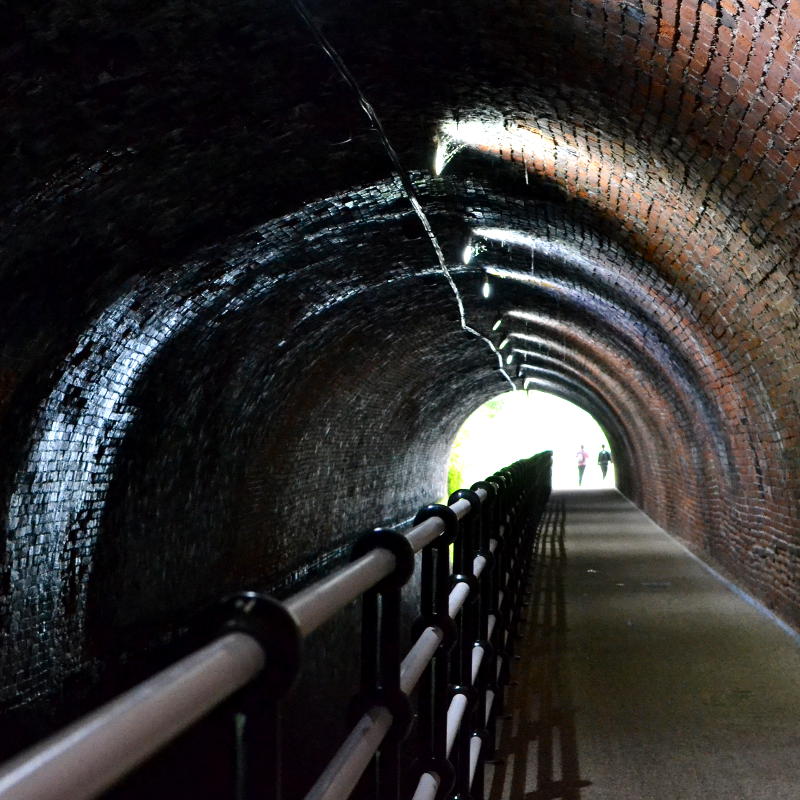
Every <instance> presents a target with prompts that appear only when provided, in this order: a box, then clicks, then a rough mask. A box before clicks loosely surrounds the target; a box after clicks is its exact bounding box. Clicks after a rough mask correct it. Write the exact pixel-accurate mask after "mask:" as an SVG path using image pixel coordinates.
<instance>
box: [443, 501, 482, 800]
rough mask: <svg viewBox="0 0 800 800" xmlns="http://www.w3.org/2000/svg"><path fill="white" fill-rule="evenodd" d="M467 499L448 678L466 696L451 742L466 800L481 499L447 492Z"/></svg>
mask: <svg viewBox="0 0 800 800" xmlns="http://www.w3.org/2000/svg"><path fill="white" fill-rule="evenodd" d="M458 500H467V501H468V502H469V504H470V506H471V508H470V510H469V512H468V513H467V515H466V516H465V517H463V518H462V519H461V531H460V534H459V537H458V539H456V543H455V553H454V559H453V572H454V574H453V585H454V586H455V585H457V584H458V583H465V584H467V585H468V586H469V590H470V591H469V597H468V599H467V602H466V603H465V604H464V607H463V609H462V610H461V614H460V615H459V618H458V623H457V628H458V640H457V641H458V645H457V648H458V649H457V652H456V657H455V658H454V659H452V665H451V680H452V683H453V689H452V691H453V693H454V695H455V694H461V695H463V696H464V697H465V698H466V701H467V707H466V710H465V712H464V717H463V721H462V724H461V727H460V728H459V731H458V734H457V736H456V740H455V744H454V745H453V753H454V755H453V758H452V759H451V760H452V761H453V763H454V765H455V770H456V776H455V791H456V793H455V795H454V796H455V797H456V798H458V799H459V800H467V798H469V797H470V736H471V732H472V728H473V725H472V716H473V714H474V713H475V705H476V703H475V701H476V694H475V690H474V687H473V685H472V651H473V647H474V646H475V643H476V642H477V641H478V638H479V635H480V618H479V614H480V606H479V603H478V598H479V595H480V586H479V583H478V580H477V578H476V577H475V571H474V561H475V556H476V555H477V544H478V540H479V537H480V511H481V500H480V498H479V497H478V495H477V494H475V492H472V491H470V490H469V489H459V490H458V491H457V492H454V493H453V494H452V495H450V499H449V500H448V503H449V504H450V505H452V504H453V503H455V502H457V501H458Z"/></svg>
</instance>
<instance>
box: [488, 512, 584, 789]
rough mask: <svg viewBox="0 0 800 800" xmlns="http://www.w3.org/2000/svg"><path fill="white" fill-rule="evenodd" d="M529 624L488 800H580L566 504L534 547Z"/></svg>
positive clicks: (550, 514)
mask: <svg viewBox="0 0 800 800" xmlns="http://www.w3.org/2000/svg"><path fill="white" fill-rule="evenodd" d="M535 548H536V553H535V557H534V559H533V561H532V563H533V573H532V575H531V587H530V599H529V602H528V620H527V623H526V624H525V625H524V626H523V629H522V635H523V637H524V641H523V642H522V643H521V646H520V649H519V655H518V656H517V657H515V658H517V659H518V660H517V662H516V664H515V666H514V670H513V673H514V675H513V676H514V681H513V682H512V684H511V689H510V691H509V696H508V699H507V702H506V711H507V714H506V715H505V717H504V719H503V722H502V731H501V733H500V737H499V745H498V751H497V756H498V758H497V759H496V760H495V762H494V765H493V768H492V769H491V771H487V781H486V794H487V795H488V796H489V798H490V800H506V799H507V798H515V800H517V799H519V800H522V799H523V798H524V800H555V798H564V800H580V798H581V789H583V788H585V787H587V786H589V785H590V784H591V782H590V781H587V780H582V779H581V777H580V766H579V762H578V744H577V735H576V730H575V709H574V705H573V697H572V686H571V681H570V671H569V664H568V661H567V659H566V657H565V653H566V648H567V642H566V639H567V622H566V603H565V598H564V575H563V573H564V567H565V564H566V550H565V547H564V501H563V500H554V501H553V502H552V503H551V506H550V508H549V509H548V513H547V515H546V517H545V518H544V519H543V521H542V529H541V532H540V535H539V537H538V539H537V541H536V545H535Z"/></svg>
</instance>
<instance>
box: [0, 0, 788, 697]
mask: <svg viewBox="0 0 800 800" xmlns="http://www.w3.org/2000/svg"><path fill="white" fill-rule="evenodd" d="M311 11H312V15H313V16H314V17H315V19H316V20H317V23H318V25H319V27H320V29H321V30H323V31H324V32H325V34H326V35H327V36H328V38H329V39H330V41H331V42H332V43H333V44H334V46H335V47H336V49H337V51H338V52H339V53H340V55H341V57H342V58H343V59H344V61H345V62H346V63H347V65H348V67H349V68H350V70H351V71H352V73H353V74H354V75H355V76H356V79H357V80H358V82H359V84H360V86H361V89H362V91H363V93H364V95H365V96H366V97H367V98H368V99H369V101H370V102H371V103H372V105H373V106H374V108H375V109H376V112H377V114H378V116H379V117H380V118H381V120H382V122H383V124H384V127H385V129H386V132H387V134H388V136H389V138H390V139H391V141H392V143H393V145H394V146H395V148H396V149H397V150H398V152H399V154H400V158H401V160H402V162H403V164H404V165H405V166H406V167H407V169H408V170H409V171H410V175H411V177H412V179H413V181H414V184H415V186H416V189H417V191H418V193H419V196H420V201H421V203H422V205H423V207H424V208H425V210H426V211H427V212H428V214H429V216H430V220H431V224H432V227H433V230H434V231H435V233H436V235H437V236H438V238H439V241H440V243H441V246H442V249H443V252H444V254H445V257H446V259H447V262H448V264H449V265H450V268H451V270H452V272H453V275H454V278H455V280H456V283H457V285H458V287H459V289H460V291H461V293H462V295H463V298H464V305H465V312H466V319H467V323H468V324H469V325H470V326H471V327H473V328H475V330H477V331H478V332H480V333H481V334H482V335H484V336H486V337H487V338H490V339H491V341H492V342H493V343H494V345H495V346H496V347H498V348H500V353H501V354H502V356H503V357H504V358H505V357H506V356H507V355H509V354H511V353H513V354H514V358H513V360H512V362H511V363H510V364H508V365H507V366H506V369H507V371H508V373H509V375H510V376H511V378H512V379H513V380H514V381H515V383H516V385H517V386H519V387H522V386H523V385H525V382H526V379H527V383H528V385H533V386H535V387H541V388H546V389H547V390H548V391H552V392H554V393H557V394H560V395H561V396H563V397H566V398H567V399H570V400H573V401H574V402H577V403H579V404H580V405H582V406H583V407H584V408H587V409H588V410H590V411H591V412H592V413H593V414H594V415H595V416H596V418H597V419H598V420H599V421H600V422H601V424H603V426H604V428H605V430H606V432H607V433H608V436H609V441H610V442H611V444H612V446H613V448H614V449H615V450H616V451H617V466H618V474H619V475H620V481H621V484H620V485H621V487H622V488H623V490H624V491H625V492H626V493H627V494H629V495H630V496H631V497H633V498H634V499H635V500H636V501H637V502H638V503H640V504H641V505H642V506H643V507H644V508H645V510H647V511H648V512H649V513H650V514H651V515H652V516H653V517H654V518H655V519H656V520H657V521H659V522H660V523H661V524H663V525H664V526H665V527H667V528H668V529H669V530H671V531H673V532H675V533H677V534H679V535H681V536H683V537H684V538H686V539H687V540H688V541H689V542H690V543H691V544H692V545H693V546H695V547H696V548H698V549H700V550H704V551H705V552H706V553H707V554H709V555H711V556H712V557H714V558H716V559H717V560H718V561H719V562H721V564H722V565H723V566H724V567H725V568H727V569H729V570H730V571H732V572H733V573H735V574H736V575H737V577H738V578H739V580H741V581H742V582H744V583H745V585H746V586H748V588H749V589H750V590H752V591H754V592H755V593H756V594H758V596H759V597H761V598H762V599H763V600H765V601H766V602H767V603H768V604H769V605H770V606H771V607H773V608H775V609H776V610H777V611H778V612H779V613H781V614H782V615H784V616H785V617H786V618H788V619H792V620H794V621H796V620H797V619H798V618H799V617H798V614H800V605H799V604H800V595H798V585H797V578H796V575H797V574H798V569H797V567H798V564H797V558H798V555H797V552H796V545H795V541H794V539H795V528H796V522H797V498H798V488H800V486H799V485H798V479H797V477H796V476H797V472H798V470H797V467H798V463H800V458H799V455H800V453H799V452H798V438H797V437H798V432H799V431H798V417H800V406H798V392H797V382H798V377H800V367H798V363H800V352H798V349H799V344H798V336H797V327H798V307H797V281H798V275H797V273H796V271H795V260H796V257H797V253H798V250H800V239H799V238H798V226H797V203H798V199H797V198H798V188H800V178H798V168H800V158H799V157H798V147H797V144H798V137H799V136H800V114H798V109H797V102H798V95H799V93H800V65H798V62H797V51H798V48H800V12H798V11H797V10H796V9H795V10H793V9H792V5H791V4H790V3H789V2H783V3H780V2H767V1H766V0H764V1H763V2H760V3H759V2H755V0H753V2H749V1H748V2H743V1H741V2H740V0H720V2H715V1H714V2H711V1H709V0H703V1H702V2H694V1H690V0H684V1H683V2H678V1H677V0H662V1H661V2H649V1H648V0H623V1H622V2H618V1H617V0H571V1H570V2H567V0H549V1H548V0H539V1H538V2H535V3H534V2H531V3H527V4H522V3H509V4H508V5H507V6H500V7H499V6H498V5H497V4H496V3H488V2H477V0H476V1H475V2H461V3H458V4H450V3H438V2H437V3H430V4H425V5H423V6H420V5H419V4H413V5H411V4H407V3H405V2H400V1H399V0H398V2H390V3H361V2H350V3H340V4H336V5H335V7H331V6H330V5H329V4H322V3H317V4H313V5H312V7H311ZM5 13H6V16H7V19H6V20H5V22H6V24H5V25H4V26H3V27H4V29H5V31H6V32H7V34H6V35H7V36H8V40H7V42H6V43H5V44H4V45H3V46H2V47H0V58H2V60H3V64H4V71H3V72H4V76H5V77H4V79H3V80H4V81H5V82H6V87H5V88H6V89H7V92H5V93H4V96H6V97H7V98H9V99H8V102H7V107H6V108H5V113H4V120H6V121H5V122H4V125H3V133H4V136H5V144H6V146H7V147H6V149H7V152H8V153H10V156H9V158H8V159H6V160H5V162H4V166H3V169H4V175H3V181H2V188H0V209H2V217H3V219H5V223H4V225H3V228H2V233H0V236H2V243H3V250H4V257H3V262H2V266H0V282H2V291H0V325H2V327H3V334H4V339H3V342H4V346H3V349H2V352H1V353H0V358H1V359H2V360H0V415H2V416H0V426H1V427H0V435H2V442H3V444H4V452H6V453H10V454H11V455H12V457H11V458H10V459H8V460H7V461H6V462H5V463H4V464H3V465H2V469H3V470H4V482H3V485H4V487H5V488H4V492H5V494H4V497H5V514H4V518H5V520H6V525H7V527H8V529H9V534H10V535H9V537H8V543H7V546H6V572H5V581H4V587H5V589H4V595H5V598H4V603H5V607H6V608H7V609H8V610H9V611H10V612H11V616H12V618H14V619H15V631H18V632H19V631H21V632H22V633H21V634H20V635H19V636H18V637H17V638H14V637H11V639H12V640H13V641H11V643H10V645H9V647H8V648H6V649H5V651H4V652H5V656H4V658H5V664H6V667H5V669H7V670H13V671H14V674H15V675H16V674H21V675H22V676H23V677H22V678H21V679H20V680H21V681H23V682H24V686H25V689H24V692H23V696H22V700H23V701H24V700H25V699H26V698H30V697H32V696H35V695H36V694H38V693H43V692H46V691H48V690H51V689H52V688H53V687H54V686H57V685H59V682H60V681H63V679H64V677H65V676H67V675H70V674H73V673H79V672H80V671H81V670H82V669H85V668H86V665H87V664H89V663H91V661H92V659H93V658H95V656H96V653H97V652H99V649H101V648H100V647H99V645H98V642H103V643H106V644H108V643H109V642H111V643H113V644H114V645H115V646H118V647H120V648H123V649H124V648H125V647H126V646H130V642H131V641H133V639H132V638H131V637H134V635H135V636H138V637H142V638H143V640H146V639H147V637H148V636H149V635H151V634H152V632H153V630H156V629H158V630H159V631H160V630H161V627H162V626H163V625H165V624H167V623H169V624H172V622H174V620H175V619H177V618H178V617H179V616H180V614H182V613H184V612H186V611H188V609H190V608H192V607H193V606H195V605H196V604H197V603H200V602H204V601H207V600H209V599H211V598H212V597H214V596H217V595H218V594H219V593H220V592H222V591H227V590H230V589H233V588H239V587H240V586H241V585H242V584H245V583H252V582H254V581H256V582H258V581H261V582H263V583H265V584H268V585H270V586H272V587H280V586H283V585H287V584H288V583H291V582H292V581H293V580H296V579H298V578H302V574H301V573H302V571H303V563H304V562H305V561H306V560H307V559H308V558H309V557H311V558H312V559H316V562H315V566H313V568H314V569H316V568H323V567H324V565H325V564H327V563H328V562H329V561H330V560H331V559H335V558H337V557H338V554H339V551H338V548H340V547H343V546H344V545H345V544H346V543H347V541H349V539H350V538H352V536H353V535H354V534H355V533H356V532H357V531H358V530H360V529H362V528H364V527H366V526H370V525H373V524H378V523H395V522H397V521H398V520H400V519H402V518H403V517H404V516H405V515H407V514H408V513H411V512H412V511H413V510H414V508H415V507H416V506H417V505H419V504H421V503H422V502H425V501H427V500H430V499H432V498H433V496H434V495H435V494H436V493H442V492H443V491H444V487H443V479H444V469H443V465H444V462H445V460H446V456H447V449H448V446H449V442H450V439H451V438H452V435H453V434H454V432H455V430H456V429H457V427H458V425H459V424H460V422H461V421H462V420H463V419H464V418H465V417H466V415H467V414H468V413H469V412H470V411H472V410H473V409H474V408H475V407H476V406H477V405H478V404H479V403H481V402H482V401H483V400H485V399H487V398H488V397H490V396H492V395H493V394H496V393H497V392H499V391H501V390H502V389H503V386H504V385H506V384H505V381H504V379H503V377H502V376H501V375H500V374H499V372H498V370H497V366H498V364H497V359H496V356H495V355H494V354H493V353H492V352H491V351H490V349H489V348H488V347H487V346H486V344H485V343H484V342H481V341H480V340H479V339H477V338H475V337H471V336H468V335H467V334H465V333H463V332H462V331H461V330H460V328H459V320H458V313H457V309H456V304H455V300H454V297H453V295H452V293H451V291H450V290H449V288H448V286H447V283H446V281H445V280H444V278H443V276H442V274H441V271H440V269H439V265H438V264H437V263H436V259H435V256H434V252H433V249H432V247H431V244H430V242H429V241H428V240H427V237H426V235H425V233H424V231H423V229H422V227H421V225H420V224H419V221H418V220H417V219H416V218H415V216H414V215H413V213H412V211H411V208H410V206H409V203H408V199H407V197H405V195H404V193H403V191H402V187H401V185H400V183H399V182H398V181H396V180H395V179H394V178H393V177H392V168H391V164H390V162H389V160H388V158H387V154H386V151H385V148H384V146H383V143H382V142H381V141H380V138H379V137H378V136H377V135H376V131H375V130H374V129H373V126H371V125H370V123H369V122H368V121H367V119H366V118H365V116H364V114H363V113H362V110H361V109H360V108H359V105H358V102H357V98H356V97H355V95H354V93H353V91H352V89H351V88H350V87H349V86H347V85H346V84H345V83H344V82H343V80H342V79H341V76H340V75H339V73H338V72H337V71H336V70H335V69H334V67H333V66H332V64H331V63H330V61H329V60H328V58H327V57H326V56H325V54H324V53H323V52H322V51H321V49H320V47H319V46H318V44H317V43H316V41H315V40H314V38H313V37H312V35H311V33H310V31H309V30H308V29H307V28H306V26H305V25H304V24H303V22H302V21H301V19H300V18H299V16H298V15H297V14H296V13H295V11H294V10H293V8H292V7H291V5H289V4H285V5H284V4H270V3H267V4H265V3H263V2H258V3H256V2H249V1H248V2H234V3H229V4H227V5H226V6H225V7H224V8H220V7H219V5H218V4H216V3H211V2H208V3H203V2H198V3H193V4H192V5H191V7H188V6H185V5H183V4H179V3H169V2H167V3H159V4H155V3H153V4H148V3H145V4H141V3H138V4H126V3H114V4H112V3H102V2H100V3H96V4H94V5H93V6H92V10H88V9H79V8H78V7H77V6H75V7H74V8H73V7H72V6H69V5H65V6H60V7H59V8H57V9H51V10H46V11H37V10H22V11H19V12H17V13H12V12H5ZM437 150H438V152H439V154H440V159H439V161H438V162H437V161H436V153H437ZM437 173H440V174H437ZM467 245H471V248H472V249H471V258H470V259H469V261H468V263H463V260H462V253H463V252H464V248H465V247H466V246H467ZM485 279H488V281H489V284H490V286H491V290H492V291H491V295H490V296H489V298H483V297H482V285H483V283H484V280H485ZM498 320H502V322H501V324H500V326H499V328H495V325H496V322H497V321H498ZM505 340H507V341H505ZM504 341H505V344H504ZM501 345H504V346H503V347H502V348H501V347H500V346H501ZM32 548H33V549H32ZM37 548H38V549H37ZM156 552H158V553H159V556H158V559H155V560H154V555H153V554H154V553H156ZM187 564H188V565H189V566H188V567H187V566H186V565H187ZM109 594H111V595H113V597H114V600H113V602H108V601H107V598H108V596H109ZM176 594H177V595H179V596H180V598H181V599H180V602H178V603H177V604H175V603H174V597H175V595H176ZM170 603H172V605H171V606H170ZM167 606H169V607H170V611H169V612H168V613H167V612H166V611H165V608H166V607H167ZM176 606H177V607H176ZM165 619H166V620H167V622H166V623H165ZM167 627H169V625H168V624H167ZM33 630H37V631H39V632H40V635H39V636H38V638H36V639H33V638H32V637H30V636H26V635H25V632H26V631H27V632H30V631H33ZM132 631H133V633H132ZM143 631H144V633H143ZM54 652H57V653H60V655H59V656H58V657H57V658H54V657H53V656H52V654H53V653H54ZM20 664H22V665H23V667H22V668H20V667H19V665H20ZM20 669H21V672H20ZM12 691H13V692H14V696H15V697H17V701H19V699H20V698H19V692H20V690H19V687H18V686H17V687H12ZM5 702H12V700H11V698H10V697H9V698H6V700H5Z"/></svg>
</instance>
